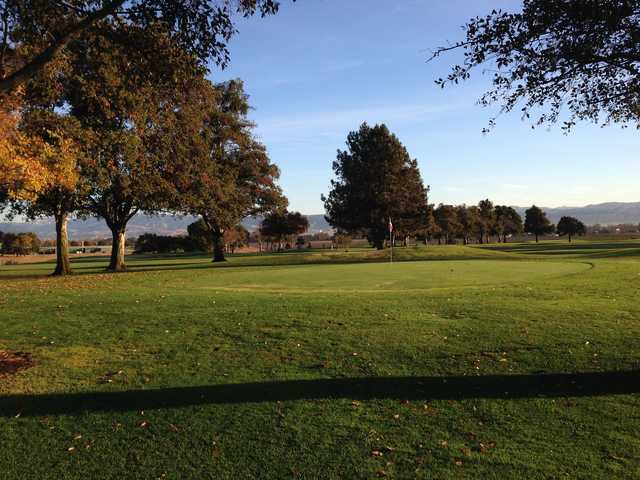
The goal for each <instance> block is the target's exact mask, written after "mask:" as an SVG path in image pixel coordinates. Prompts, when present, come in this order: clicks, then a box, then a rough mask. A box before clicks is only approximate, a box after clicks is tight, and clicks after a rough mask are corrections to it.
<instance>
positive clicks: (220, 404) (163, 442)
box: [0, 242, 640, 478]
mask: <svg viewBox="0 0 640 480" xmlns="http://www.w3.org/2000/svg"><path fill="white" fill-rule="evenodd" d="M541 245H543V246H542V247H536V252H532V253H529V252H527V253H526V254H525V253H523V251H518V250H511V251H509V252H502V251H496V250H494V247H496V246H488V247H483V248H467V247H449V246H447V247H430V248H428V249H424V248H416V249H398V252H397V255H398V259H401V260H405V261H406V262H402V263H396V264H394V265H387V264H382V263H376V262H382V261H384V257H383V256H381V254H379V253H378V252H375V251H368V250H367V251H364V250H356V251H350V252H312V253H310V254H308V253H301V254H288V255H263V256H259V257H258V256H237V257H232V258H231V259H230V261H229V262H228V266H224V267H222V268H220V267H218V266H212V265H211V263H210V262H209V261H208V259H207V258H206V257H197V256H196V257H193V256H191V257H185V256H165V257H162V258H153V257H145V258H141V259H139V260H134V259H133V258H131V259H129V263H130V266H131V273H125V274H104V273H101V272H100V269H101V268H102V267H103V263H102V262H101V261H97V262H96V261H93V260H92V261H82V262H77V261H76V262H74V263H75V266H76V267H87V268H86V269H81V270H82V271H83V272H86V274H83V275H76V276H74V277H71V278H69V279H52V278H46V277H45V276H44V275H45V274H46V273H47V270H48V268H50V265H21V266H17V267H13V266H12V267H1V269H0V325H2V329H1V330H0V349H13V350H23V351H29V352H31V353H32V354H33V355H34V356H35V357H36V358H37V359H38V366H37V367H35V368H33V369H30V370H25V371H23V372H21V373H19V374H18V375H15V376H13V377H11V379H9V380H6V379H3V380H0V414H1V415H2V417H0V436H1V438H2V453H0V471H2V472H3V478H141V477H142V478H375V477H376V476H378V475H381V473H380V472H381V471H384V473H385V474H386V475H387V476H388V477H390V478H416V477H418V478H460V477H466V478H557V477H563V476H564V477H570V478H634V477H637V476H638V475H639V474H640V441H639V440H638V437H637V431H638V428H639V427H640V415H639V414H638V411H640V410H639V409H638V407H639V406H640V405H639V402H638V394H637V391H638V384H639V383H638V374H637V372H638V370H639V369H640V349H639V348H638V347H639V346H640V344H639V341H638V338H640V336H639V334H640V325H639V324H638V318H640V306H639V305H638V302H637V292H638V287H640V267H639V265H638V262H637V260H636V259H635V258H634V256H632V255H629V256H616V255H615V254H616V253H619V252H628V251H632V250H633V249H634V248H637V245H638V244H636V247H633V246H632V245H633V242H631V245H627V244H626V242H625V244H622V245H620V246H618V245H617V244H614V243H612V244H609V246H608V247H605V246H603V245H602V244H600V246H599V247H598V248H581V249H575V250H571V251H570V252H569V253H567V254H566V255H564V254H552V252H554V251H557V250H555V248H556V244H555V243H550V244H541ZM544 245H548V248H546V249H545V248H544ZM576 245H577V244H576ZM497 247H499V248H504V246H502V245H501V246H497ZM508 247H509V248H512V247H514V248H515V247H519V246H518V245H514V246H508ZM562 247H563V248H565V246H564V245H563V246H562ZM522 248H524V249H525V251H526V249H529V248H531V245H530V244H526V245H522ZM594 252H595V253H597V254H598V255H601V257H592V256H591V255H592V254H593V253H594ZM607 254H608V255H609V258H605V255H607ZM418 260H425V261H418ZM430 260H438V261H430ZM371 262H373V263H371ZM309 263H313V264H312V265H309ZM23 277H25V279H22V278H23ZM26 277H32V278H26ZM18 414H19V416H17V415H18ZM16 416H17V418H16ZM72 447H73V450H71V451H69V449H70V448H72ZM373 452H377V453H373ZM378 454H380V455H378ZM163 475H164V476H163Z"/></svg>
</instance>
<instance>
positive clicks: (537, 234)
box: [536, 233, 538, 243]
mask: <svg viewBox="0 0 640 480" xmlns="http://www.w3.org/2000/svg"><path fill="white" fill-rule="evenodd" d="M536 243H538V234H537V233H536Z"/></svg>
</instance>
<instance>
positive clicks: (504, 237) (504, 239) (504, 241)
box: [502, 233, 507, 243]
mask: <svg viewBox="0 0 640 480" xmlns="http://www.w3.org/2000/svg"><path fill="white" fill-rule="evenodd" d="M502 243H507V234H506V233H505V234H503V235H502Z"/></svg>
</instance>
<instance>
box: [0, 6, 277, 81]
mask: <svg viewBox="0 0 640 480" xmlns="http://www.w3.org/2000/svg"><path fill="white" fill-rule="evenodd" d="M278 6H279V2H278V1H277V0H174V1H170V2H169V1H165V0H128V1H125V0H72V1H57V0H0V93H6V92H8V91H9V90H11V89H13V88H15V87H16V86H17V85H19V84H21V83H23V82H24V81H25V80H28V79H30V78H32V77H33V76H35V75H36V74H38V73H40V72H42V71H43V70H45V69H46V68H47V66H48V65H49V64H50V62H51V61H52V60H55V59H56V58H57V57H59V56H60V55H61V54H62V52H63V51H64V49H65V47H66V46H67V45H68V44H69V43H70V42H72V41H73V40H74V39H78V38H80V39H83V38H84V37H85V36H87V35H91V34H92V33H94V27H95V26H96V25H99V24H100V23H102V22H104V20H105V19H108V20H109V21H111V22H113V23H117V24H121V25H124V24H126V25H129V26H131V27H136V28H139V29H143V30H144V29H148V28H153V29H160V30H162V32H163V33H164V34H165V35H166V36H167V37H169V38H171V39H172V41H173V42H174V43H175V44H176V45H177V46H179V48H181V49H183V50H185V51H187V52H189V53H190V54H192V55H194V56H195V57H197V58H198V60H199V62H200V63H201V64H203V65H204V64H206V62H207V61H208V60H212V61H213V62H214V63H216V64H218V65H222V66H224V65H226V64H227V62H228V60H229V52H228V50H227V47H226V44H227V42H228V41H229V40H230V38H231V37H232V36H233V35H234V34H235V33H236V28H235V25H234V18H233V17H234V14H236V13H237V14H240V15H243V16H250V15H253V14H255V13H259V14H261V15H262V16H265V15H269V14H273V13H275V12H277V10H278ZM103 47H106V45H103ZM130 48H136V45H135V44H132V45H130ZM140 53H141V54H143V53H144V51H141V52H140ZM166 74H167V75H169V76H171V75H172V72H166Z"/></svg>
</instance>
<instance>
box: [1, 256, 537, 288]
mask: <svg viewBox="0 0 640 480" xmlns="http://www.w3.org/2000/svg"><path fill="white" fill-rule="evenodd" d="M182 259H187V260H188V259H192V260H194V261H186V262H185V261H180V260H182ZM137 260H138V259H136V258H135V257H133V258H131V257H127V258H126V263H127V269H126V270H125V271H123V272H118V273H116V274H117V275H123V274H127V273H136V272H163V271H174V270H176V271H178V270H203V269H219V268H222V269H227V268H232V269H233V268H249V267H251V268H253V267H272V268H273V267H290V266H303V265H354V264H365V263H388V262H389V259H388V258H387V257H359V256H352V257H350V256H347V255H345V256H338V255H336V256H318V257H317V258H314V257H311V258H310V257H308V256H304V255H301V254H297V255H296V254H289V255H288V256H287V257H284V256H282V257H277V256H275V255H274V256H271V255H269V256H268V257H267V258H262V257H261V256H259V255H254V256H253V257H251V258H249V256H246V257H244V258H242V259H241V261H238V262H234V261H233V257H230V260H231V261H228V262H220V263H213V262H211V260H210V259H209V257H202V256H189V257H186V258H183V257H178V256H176V257H163V258H160V257H149V258H146V259H144V260H149V262H148V263H147V262H145V263H139V262H138V261H137ZM152 260H153V261H152ZM156 260H159V262H158V261H156ZM170 260H175V261H170ZM472 260H495V261H522V260H525V259H519V258H494V257H487V256H485V255H465V256H460V255H437V256H436V255H434V256H425V257H409V258H398V259H394V263H405V262H441V261H472ZM83 261H85V262H86V263H89V260H88V259H74V260H73V261H72V263H71V267H72V271H73V272H72V274H73V275H101V274H105V275H114V272H107V271H105V270H104V269H103V268H102V267H103V266H102V265H99V266H97V265H95V264H94V265H84V264H82V263H83ZM94 263H95V261H94ZM28 265H33V264H25V266H28ZM38 265H42V263H40V264H38ZM106 266H107V261H106V260H105V261H104V268H106ZM17 271H18V269H14V270H13V271H11V272H8V271H7V272H3V271H0V282H2V281H11V280H27V279H37V278H45V277H47V276H48V275H49V273H50V272H48V271H42V272H41V271H38V272H33V273H28V274H21V273H20V274H18V273H14V272H17ZM3 273H4V275H3Z"/></svg>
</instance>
